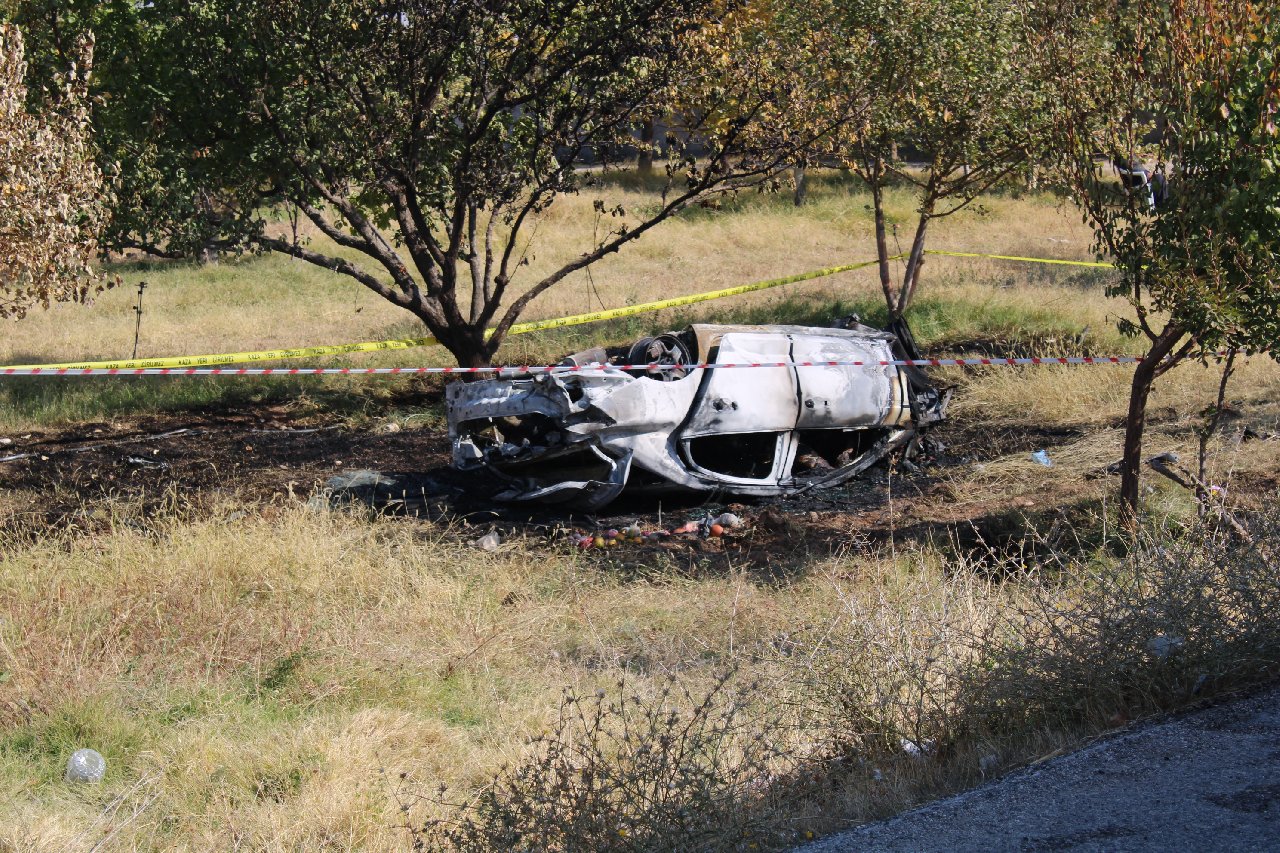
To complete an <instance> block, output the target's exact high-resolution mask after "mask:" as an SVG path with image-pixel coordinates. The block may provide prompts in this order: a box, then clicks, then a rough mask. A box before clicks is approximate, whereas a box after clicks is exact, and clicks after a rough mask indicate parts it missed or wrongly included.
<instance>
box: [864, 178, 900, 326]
mask: <svg viewBox="0 0 1280 853" xmlns="http://www.w3.org/2000/svg"><path fill="white" fill-rule="evenodd" d="M870 173H871V181H870V183H871V203H872V209H873V211H874V213H875V219H876V260H878V261H879V262H880V289H881V290H882V291H884V302H885V307H886V308H888V310H889V313H890V314H892V313H893V306H894V302H895V301H896V300H895V299H894V293H893V279H892V276H891V272H890V269H889V235H888V234H887V233H886V229H885V221H884V186H883V185H882V184H881V181H882V180H883V178H884V162H883V161H881V160H877V161H875V162H874V163H873V164H872V167H871V169H870ZM890 319H892V318H890Z"/></svg>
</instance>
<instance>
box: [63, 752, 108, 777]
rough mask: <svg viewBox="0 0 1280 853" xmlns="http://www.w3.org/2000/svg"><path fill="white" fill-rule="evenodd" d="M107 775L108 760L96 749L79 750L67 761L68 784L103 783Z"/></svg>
mask: <svg viewBox="0 0 1280 853" xmlns="http://www.w3.org/2000/svg"><path fill="white" fill-rule="evenodd" d="M105 775H107V760H106V759H105V758H103V757H102V755H101V754H100V753H99V752H98V751H97V750H94V749H77V750H76V751H75V752H73V753H71V757H70V758H69V759H67V775H66V776H65V778H66V780H67V781H68V782H101V781H102V777H103V776H105Z"/></svg>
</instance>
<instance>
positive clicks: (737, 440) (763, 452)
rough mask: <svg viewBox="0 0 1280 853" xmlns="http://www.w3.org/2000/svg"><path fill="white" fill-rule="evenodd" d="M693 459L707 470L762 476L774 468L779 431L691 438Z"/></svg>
mask: <svg viewBox="0 0 1280 853" xmlns="http://www.w3.org/2000/svg"><path fill="white" fill-rule="evenodd" d="M687 447H688V454H689V461H690V462H692V463H693V464H694V465H695V466H697V467H698V468H701V469H702V470H704V471H710V472H712V473H714V474H721V475H724V476H726V477H738V478H740V479H744V480H761V479H764V478H765V477H767V476H769V474H770V473H771V472H772V471H773V458H774V456H775V454H776V453H777V450H778V434H777V433H776V432H764V433H759V432H757V433H740V434H736V435H704V436H701V437H699V438H693V439H690V440H689V442H688V444H687Z"/></svg>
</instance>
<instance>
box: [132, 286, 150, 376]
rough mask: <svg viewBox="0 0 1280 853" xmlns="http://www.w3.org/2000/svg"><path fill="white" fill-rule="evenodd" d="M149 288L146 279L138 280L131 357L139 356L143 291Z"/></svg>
mask: <svg viewBox="0 0 1280 853" xmlns="http://www.w3.org/2000/svg"><path fill="white" fill-rule="evenodd" d="M146 289H147V283H146V282H145V281H140V282H138V304H137V305H135V306H134V307H133V313H134V314H135V317H134V321H133V355H132V356H130V357H131V358H137V357H138V337H139V335H141V334H142V291H144V290H146Z"/></svg>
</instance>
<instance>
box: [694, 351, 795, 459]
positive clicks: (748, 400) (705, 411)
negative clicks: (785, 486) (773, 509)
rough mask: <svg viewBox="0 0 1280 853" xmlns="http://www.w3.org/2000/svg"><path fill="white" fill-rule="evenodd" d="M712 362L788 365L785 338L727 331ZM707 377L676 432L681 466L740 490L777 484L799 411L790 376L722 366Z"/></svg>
mask: <svg viewBox="0 0 1280 853" xmlns="http://www.w3.org/2000/svg"><path fill="white" fill-rule="evenodd" d="M714 360H715V363H717V364H761V365H765V364H768V363H772V362H783V363H788V362H790V361H791V340H790V338H789V337H788V336H787V335H784V334H778V333H776V332H773V333H770V332H730V333H727V334H725V335H723V336H722V337H721V338H720V342H719V346H718V349H717V350H716V352H715V355H714ZM706 373H707V376H706V378H705V379H704V380H703V386H702V388H701V390H700V392H699V395H698V397H697V398H696V399H695V401H694V404H693V406H692V408H691V411H690V417H689V419H688V420H687V421H686V423H685V426H684V428H683V429H682V430H681V433H680V442H681V448H682V453H683V456H684V458H685V460H686V461H687V462H688V463H689V464H690V466H691V467H692V468H693V469H694V470H695V471H696V472H697V473H698V474H699V475H701V476H703V477H705V478H708V479H714V480H718V481H724V482H729V483H739V484H744V483H751V482H756V483H759V482H762V481H764V482H768V481H775V480H776V479H777V477H778V475H779V471H780V470H781V469H782V467H783V463H784V462H785V457H786V455H787V452H788V451H789V449H790V435H791V433H792V431H793V430H794V429H795V427H796V419H797V415H798V413H799V397H798V388H797V384H796V374H795V370H794V369H793V368H791V367H789V366H788V367H769V366H761V367H728V368H717V369H712V370H708V371H706Z"/></svg>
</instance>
